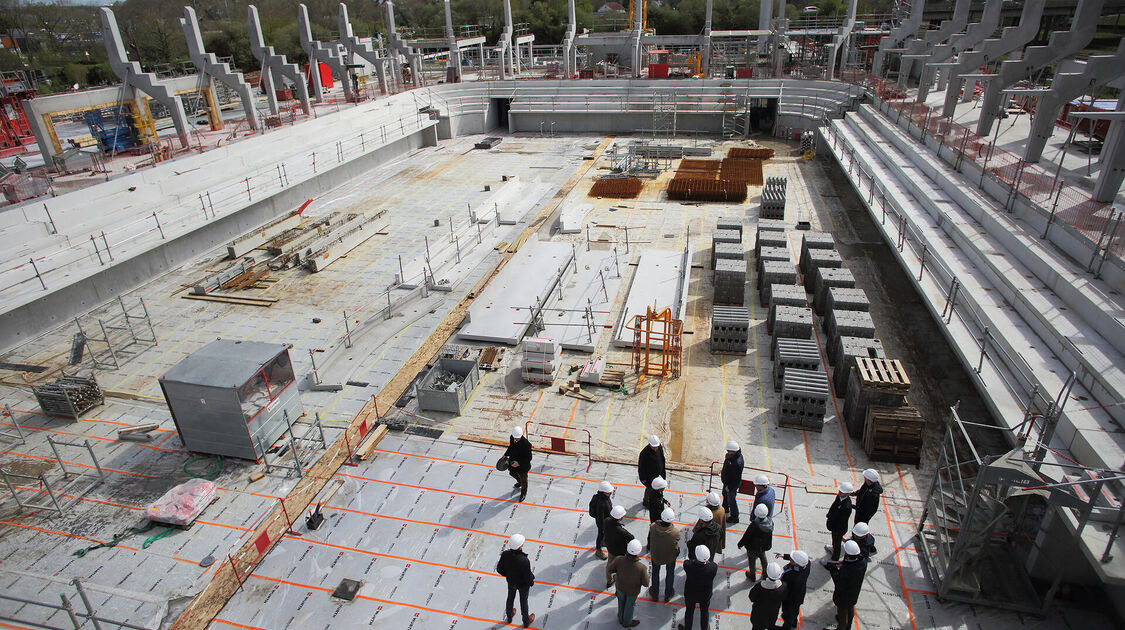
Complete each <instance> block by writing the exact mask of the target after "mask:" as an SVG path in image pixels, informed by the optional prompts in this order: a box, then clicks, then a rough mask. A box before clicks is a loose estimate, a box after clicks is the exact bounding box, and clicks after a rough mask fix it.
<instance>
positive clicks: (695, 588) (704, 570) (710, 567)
mask: <svg viewBox="0 0 1125 630" xmlns="http://www.w3.org/2000/svg"><path fill="white" fill-rule="evenodd" d="M690 553H691V557H689V558H688V559H687V560H684V574H685V575H686V576H687V579H686V580H685V581H684V623H681V624H679V629H680V630H691V627H692V617H694V616H695V607H696V606H699V627H700V628H702V629H703V630H707V627H708V621H709V619H708V618H709V617H710V616H711V612H710V608H711V593H712V592H713V591H714V589H715V574H716V573H718V571H719V566H718V565H717V564H715V563H714V562H712V561H711V550H710V549H708V548H707V547H706V545H698V546H696V547H695V549H693V550H692V551H691V552H690Z"/></svg>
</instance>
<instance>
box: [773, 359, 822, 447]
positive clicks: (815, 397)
mask: <svg viewBox="0 0 1125 630" xmlns="http://www.w3.org/2000/svg"><path fill="white" fill-rule="evenodd" d="M828 396H829V394H828V377H826V376H825V375H824V372H821V371H819V370H801V369H796V368H788V369H786V370H785V372H784V374H783V375H782V379H781V400H780V401H779V402H778V405H777V424H778V426H782V427H792V428H795V429H808V430H812V431H818V432H819V431H821V430H822V429H823V428H824V414H825V412H826V411H827V410H828Z"/></svg>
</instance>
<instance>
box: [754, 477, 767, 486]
mask: <svg viewBox="0 0 1125 630" xmlns="http://www.w3.org/2000/svg"><path fill="white" fill-rule="evenodd" d="M754 485H755V486H768V485H770V478H769V477H767V476H765V475H758V476H757V477H754Z"/></svg>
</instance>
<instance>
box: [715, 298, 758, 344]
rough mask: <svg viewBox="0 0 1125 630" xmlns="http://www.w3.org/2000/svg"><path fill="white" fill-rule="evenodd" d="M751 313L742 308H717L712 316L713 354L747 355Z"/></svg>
mask: <svg viewBox="0 0 1125 630" xmlns="http://www.w3.org/2000/svg"><path fill="white" fill-rule="evenodd" d="M749 341H750V312H749V311H747V310H746V308H744V307H741V306H716V307H715V309H714V314H713V315H712V316H711V352H733V353H735V354H746V350H747V347H748V345H749Z"/></svg>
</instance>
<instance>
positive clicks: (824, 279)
mask: <svg viewBox="0 0 1125 630" xmlns="http://www.w3.org/2000/svg"><path fill="white" fill-rule="evenodd" d="M814 278H815V280H814V281H813V286H812V289H811V291H810V293H812V294H813V310H815V311H816V314H817V315H823V314H824V305H825V304H826V303H827V302H828V289H830V288H832V287H844V288H846V289H854V288H855V276H853V275H852V271H851V269H848V268H847V267H841V268H839V269H834V268H830V267H817V268H816V275H815V276H814Z"/></svg>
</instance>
